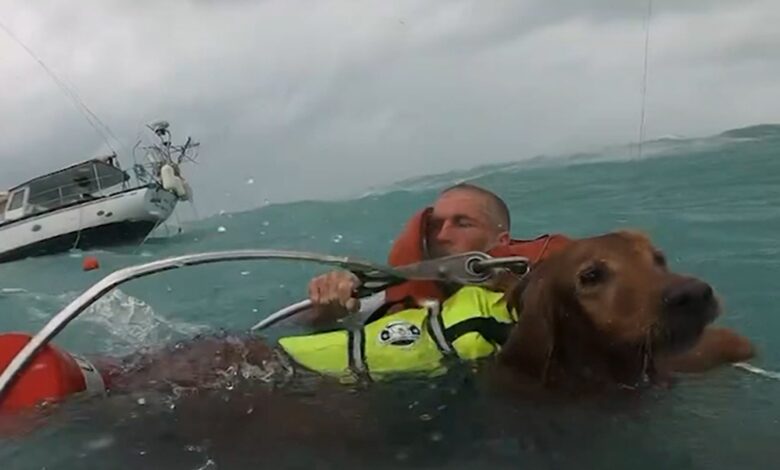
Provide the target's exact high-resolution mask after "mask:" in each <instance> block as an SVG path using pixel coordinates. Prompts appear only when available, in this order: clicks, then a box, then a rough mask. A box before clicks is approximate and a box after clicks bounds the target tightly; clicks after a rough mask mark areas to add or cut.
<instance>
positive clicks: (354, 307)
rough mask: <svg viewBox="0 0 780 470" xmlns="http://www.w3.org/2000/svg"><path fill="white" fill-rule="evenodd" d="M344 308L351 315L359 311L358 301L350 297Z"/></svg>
mask: <svg viewBox="0 0 780 470" xmlns="http://www.w3.org/2000/svg"><path fill="white" fill-rule="evenodd" d="M345 307H346V308H347V311H349V312H352V313H354V312H357V311H358V310H360V300H359V299H356V298H354V297H350V299H349V300H347V303H346V305H345Z"/></svg>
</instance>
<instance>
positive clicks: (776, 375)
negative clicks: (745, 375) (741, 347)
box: [733, 362, 780, 380]
mask: <svg viewBox="0 0 780 470" xmlns="http://www.w3.org/2000/svg"><path fill="white" fill-rule="evenodd" d="M733 366H734V367H736V368H737V369H742V370H744V371H747V372H750V373H752V374H756V375H760V376H762V377H766V378H768V379H774V380H780V372H772V371H769V370H764V369H762V368H760V367H756V366H752V365H750V364H748V363H747V362H737V363H735V364H733Z"/></svg>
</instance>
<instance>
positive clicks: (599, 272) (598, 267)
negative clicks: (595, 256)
mask: <svg viewBox="0 0 780 470" xmlns="http://www.w3.org/2000/svg"><path fill="white" fill-rule="evenodd" d="M606 277H607V268H606V266H604V265H603V264H602V263H596V264H593V265H591V266H588V267H587V268H585V269H583V270H582V271H581V272H580V275H579V280H580V285H582V286H586V287H587V286H593V285H595V284H598V283H600V282H602V281H604V279H605V278H606Z"/></svg>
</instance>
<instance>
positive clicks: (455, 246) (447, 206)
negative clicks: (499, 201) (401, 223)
mask: <svg viewBox="0 0 780 470" xmlns="http://www.w3.org/2000/svg"><path fill="white" fill-rule="evenodd" d="M489 207H490V206H489V203H488V200H487V197H486V196H484V195H482V194H479V193H476V192H473V191H468V190H453V191H449V192H447V193H444V194H443V195H442V196H441V197H439V199H438V200H437V201H436V203H435V204H434V206H433V212H432V213H431V216H430V219H429V224H428V243H429V247H430V252H431V256H432V257H434V258H435V257H440V256H447V255H455V254H460V253H465V252H467V251H488V250H489V249H491V248H493V247H494V246H496V245H498V244H505V243H508V242H509V233H508V232H507V231H506V229H504V228H503V227H498V226H497V224H496V222H495V221H494V220H493V218H492V217H491V216H490V211H489Z"/></svg>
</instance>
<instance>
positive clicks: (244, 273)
mask: <svg viewBox="0 0 780 470" xmlns="http://www.w3.org/2000/svg"><path fill="white" fill-rule="evenodd" d="M241 275H242V276H248V275H249V271H241Z"/></svg>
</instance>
